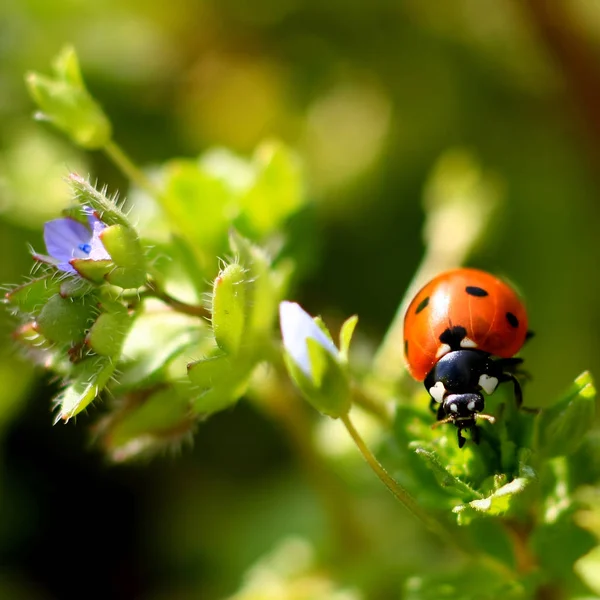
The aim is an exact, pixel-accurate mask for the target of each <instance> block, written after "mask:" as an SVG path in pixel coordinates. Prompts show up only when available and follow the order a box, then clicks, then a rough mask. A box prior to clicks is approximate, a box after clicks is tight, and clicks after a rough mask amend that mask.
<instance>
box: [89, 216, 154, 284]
mask: <svg viewBox="0 0 600 600" xmlns="http://www.w3.org/2000/svg"><path fill="white" fill-rule="evenodd" d="M99 238H100V240H101V241H102V244H103V245H104V248H106V251H107V252H108V253H109V254H110V257H111V258H112V260H113V263H114V264H115V265H116V267H117V268H115V269H111V270H110V271H109V272H108V273H107V274H106V279H107V281H108V282H109V283H112V284H113V285H116V286H118V287H122V288H124V289H129V288H137V287H140V286H142V285H144V282H145V281H146V264H145V257H144V251H143V250H142V246H141V244H140V240H139V238H138V236H137V234H136V233H135V231H134V230H133V229H131V228H130V227H126V226H124V225H112V226H111V227H107V228H106V229H105V230H104V231H102V232H101V233H100V235H99Z"/></svg>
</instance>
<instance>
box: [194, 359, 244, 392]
mask: <svg viewBox="0 0 600 600" xmlns="http://www.w3.org/2000/svg"><path fill="white" fill-rule="evenodd" d="M232 375H234V368H233V364H232V361H231V360H230V358H229V356H227V355H226V354H218V355H216V356H211V357H209V358H205V359H202V360H198V361H195V362H192V363H189V364H188V377H189V378H190V381H191V382H192V383H193V384H194V385H195V386H197V387H198V388H200V389H202V390H206V389H209V388H212V387H215V386H216V385H219V384H220V383H221V382H223V381H226V380H227V379H231V377H232Z"/></svg>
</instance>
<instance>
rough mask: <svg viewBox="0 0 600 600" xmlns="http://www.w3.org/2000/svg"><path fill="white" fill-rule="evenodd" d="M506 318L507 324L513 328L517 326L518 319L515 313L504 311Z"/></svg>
mask: <svg viewBox="0 0 600 600" xmlns="http://www.w3.org/2000/svg"><path fill="white" fill-rule="evenodd" d="M506 320H507V321H508V323H509V325H510V326H511V327H514V328H515V329H516V328H517V327H518V326H519V319H517V317H515V315H513V314H512V313H511V312H507V313H506Z"/></svg>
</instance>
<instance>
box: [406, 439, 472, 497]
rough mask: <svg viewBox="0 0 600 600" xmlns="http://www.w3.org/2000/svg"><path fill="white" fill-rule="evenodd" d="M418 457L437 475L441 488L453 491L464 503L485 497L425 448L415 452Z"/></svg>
mask: <svg viewBox="0 0 600 600" xmlns="http://www.w3.org/2000/svg"><path fill="white" fill-rule="evenodd" d="M415 452H416V454H417V456H418V457H419V458H420V459H421V460H423V462H424V463H425V465H426V466H427V468H428V469H430V470H431V472H432V473H433V474H434V475H435V478H436V480H437V481H438V483H439V485H440V487H442V488H444V490H446V491H453V492H455V494H457V495H458V496H459V497H460V498H461V499H462V501H463V502H468V501H470V500H474V499H482V498H483V496H482V495H481V494H480V493H479V492H477V491H476V490H474V489H473V488H472V487H471V486H470V485H469V484H467V483H466V482H464V481H462V480H461V479H460V478H459V477H456V476H455V475H453V474H452V473H451V472H450V471H449V470H448V469H447V468H446V467H445V466H444V465H443V464H442V463H441V462H440V460H439V458H438V457H437V455H436V454H435V452H430V451H428V450H425V449H424V448H417V449H416V450H415Z"/></svg>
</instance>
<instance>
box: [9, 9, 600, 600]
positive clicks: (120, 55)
mask: <svg viewBox="0 0 600 600" xmlns="http://www.w3.org/2000/svg"><path fill="white" fill-rule="evenodd" d="M492 4H493V6H492ZM67 42H70V43H72V44H73V45H74V46H75V47H76V49H77V51H78V53H79V57H80V60H81V65H82V70H83V73H84V76H85V78H86V81H87V84H88V87H89V88H90V90H91V91H92V93H93V94H94V95H95V96H96V98H97V99H98V100H99V101H100V102H101V104H102V105H103V106H104V108H105V109H106V112H107V113H108V114H109V115H110V116H111V118H112V120H113V123H114V126H115V131H116V136H115V137H116V140H117V141H118V142H119V143H120V144H121V145H122V146H123V147H124V148H125V149H127V151H128V152H129V153H130V154H131V155H132V156H133V157H134V158H135V159H136V161H137V162H138V164H141V165H143V166H145V167H151V166H152V165H153V164H158V163H160V162H161V161H163V160H165V159H167V158H169V157H172V156H195V155H197V154H199V153H200V152H202V151H203V150H205V149H207V148H210V147H213V146H226V147H229V148H231V149H233V150H234V151H236V152H239V153H241V154H247V153H250V152H251V151H252V149H253V148H254V147H255V145H256V144H257V143H259V142H260V141H261V140H263V139H265V138H270V137H278V138H281V139H283V140H284V141H286V142H287V143H289V144H290V145H292V146H293V147H295V148H296V149H297V150H298V151H299V153H300V154H301V156H302V158H303V160H304V162H305V165H306V177H307V186H308V193H309V194H310V196H311V198H312V199H313V200H314V207H315V208H314V215H310V218H308V219H307V221H306V222H303V221H302V220H299V221H297V225H296V226H297V231H296V240H297V242H298V243H301V244H302V246H303V252H304V254H303V261H302V263H301V269H302V271H301V276H300V277H299V281H300V285H299V287H298V289H297V293H296V298H295V299H297V300H299V301H301V302H303V303H304V305H305V306H306V308H307V309H308V310H309V311H311V312H314V313H322V314H323V315H324V317H325V318H326V320H329V321H330V322H334V323H335V322H336V321H339V319H341V318H343V317H345V316H348V315H350V314H352V313H358V314H359V315H360V325H359V328H360V333H361V336H362V337H363V338H364V341H365V345H366V346H367V347H368V346H369V345H372V346H373V347H375V346H376V344H377V343H378V342H379V340H380V338H381V337H382V335H383V334H384V332H385V330H386V327H387V325H388V324H389V322H390V321H391V319H392V317H393V314H394V311H395V309H396V306H397V304H398V303H399V301H400V299H401V298H402V296H403V292H404V290H405V289H406V287H407V285H408V283H409V282H410V279H411V277H412V274H413V273H414V271H415V269H416V267H417V266H418V264H419V261H420V258H421V256H422V254H423V249H424V248H423V241H422V235H421V228H422V225H423V222H424V210H423V205H422V198H423V194H424V190H425V189H426V188H427V185H428V181H430V178H431V174H432V172H435V169H436V165H438V164H439V161H440V160H442V161H443V160H444V157H448V153H450V156H453V155H454V154H453V153H456V152H468V153H469V155H470V157H471V160H473V161H474V162H475V163H476V164H479V165H481V168H482V169H484V171H486V172H489V174H490V177H493V178H494V181H495V182H496V183H495V185H496V186H497V189H498V190H499V192H500V194H501V197H502V203H501V206H500V208H499V210H497V212H496V214H495V216H494V218H493V220H492V226H491V227H490V229H489V231H488V232H487V234H486V236H485V238H484V240H483V242H482V243H481V244H480V245H479V246H478V248H477V250H476V252H475V254H474V255H473V257H472V260H471V264H473V265H474V266H479V267H482V268H485V269H487V270H489V271H492V272H496V273H500V274H504V275H507V276H508V277H510V279H512V280H513V281H514V282H516V283H517V284H518V286H519V287H520V289H521V290H522V292H523V294H524V296H525V298H526V302H527V305H528V307H529V311H530V326H531V328H532V329H534V330H535V331H536V333H537V336H536V338H535V339H534V341H532V342H531V344H530V345H529V347H527V348H526V350H525V352H524V356H525V357H526V359H527V363H528V368H529V370H530V371H531V372H532V374H533V376H534V378H533V381H532V382H531V384H528V387H527V390H526V402H527V403H528V404H531V405H543V404H544V403H545V402H548V401H551V400H552V399H554V398H555V397H556V395H557V392H558V391H560V390H562V389H563V388H565V387H566V386H567V385H568V383H569V382H570V381H572V379H573V377H574V376H576V375H577V374H578V373H580V372H581V371H582V370H584V369H585V368H589V369H591V370H592V371H593V372H594V373H596V374H598V373H600V354H599V353H598V352H597V351H596V348H597V347H598V343H599V339H598V338H599V335H600V319H599V317H598V315H599V314H600V312H599V311H598V309H597V307H598V305H599V303H600V278H599V277H598V274H597V272H598V264H600V247H599V243H598V242H599V241H600V233H599V232H600V229H599V227H600V203H599V202H598V192H599V186H598V177H597V175H596V174H597V172H598V167H599V160H600V5H598V4H597V3H595V2H592V1H590V0H556V2H552V3H550V2H545V1H544V0H526V1H524V2H522V3H518V2H513V1H510V0H498V1H496V2H494V3H489V2H485V1H481V0H446V1H445V2H422V1H421V0H394V1H392V0H376V1H374V2H369V3H367V2H359V1H357V0H344V1H341V0H331V1H329V2H323V1H316V0H279V1H274V0H256V1H255V2H252V3H249V2H246V1H243V0H221V1H217V0H206V1H196V2H194V1H193V0H171V1H170V2H168V3H164V2H157V1H156V0H145V1H144V2H141V1H130V2H125V3H123V2H117V1H116V0H103V1H99V2H93V3H91V2H82V1H78V0H56V1H55V2H52V3H48V2H45V1H42V0H8V2H3V3H1V4H0V244H1V250H2V254H3V257H4V258H3V260H2V261H0V281H2V282H7V283H13V282H18V281H20V280H21V279H22V277H23V276H24V275H25V274H28V273H29V270H30V264H31V261H30V257H29V254H28V251H27V245H28V244H31V245H33V246H34V247H35V248H37V249H41V248H42V241H41V226H42V224H43V222H44V221H45V220H47V219H48V218H51V217H53V216H55V215H57V214H58V212H59V211H60V209H61V208H62V207H63V206H65V205H66V204H67V202H68V193H67V187H66V185H65V184H64V183H63V182H62V180H61V178H62V177H63V176H64V175H65V174H66V173H67V172H68V170H79V171H81V172H83V173H86V172H89V173H91V174H92V177H93V178H97V179H98V180H99V181H101V182H106V183H107V184H109V186H110V187H111V189H113V190H114V189H117V188H118V189H119V190H120V191H121V193H122V194H125V193H126V192H127V188H126V181H125V180H124V179H123V178H122V176H121V175H120V174H119V173H118V172H117V171H116V170H115V168H114V167H113V166H112V165H111V164H110V163H109V162H108V161H107V160H106V159H105V158H104V157H103V156H102V155H100V154H84V153H81V152H79V151H78V150H76V149H74V148H72V147H71V146H70V145H69V143H68V142H67V141H66V140H65V139H63V138H62V137H61V136H60V134H57V133H55V132H54V131H51V130H50V129H49V128H48V127H47V126H45V125H44V124H39V123H35V122H33V121H32V119H31V116H32V112H33V105H32V102H31V101H30V100H29V98H28V97H27V94H26V90H25V86H24V84H23V75H24V73H25V72H26V71H27V70H32V69H33V70H37V71H41V72H48V70H49V63H50V60H51V58H52V57H53V56H54V55H55V54H56V53H57V52H58V50H59V49H60V48H61V47H62V46H63V45H64V44H65V43H67ZM311 222H313V223H312V224H313V225H314V224H315V223H316V227H317V235H315V234H314V231H313V230H310V229H308V225H309V224H310V223H311ZM461 227H468V223H464V224H461V223H449V224H448V229H447V231H446V232H445V235H446V236H448V239H449V240H451V239H452V237H453V236H455V235H460V234H461V232H460V228H461ZM216 267H217V265H216V264H215V269H216ZM1 319H2V320H1V335H2V342H1V343H0V344H1V345H0V349H1V356H2V361H1V363H0V382H1V383H0V426H1V427H2V430H1V435H2V442H3V443H2V456H1V461H2V462H1V469H0V592H1V594H0V595H1V596H2V597H7V598H10V597H15V598H29V597H31V598H61V597H65V595H66V594H69V593H71V594H73V593H75V592H74V590H82V589H83V590H87V588H82V587H81V586H88V588H89V587H90V586H91V591H90V593H89V594H88V595H89V597H111V598H151V599H155V598H157V599H158V598H185V599H187V598H202V599H204V598H206V599H213V598H224V597H227V596H228V595H231V594H233V593H234V592H235V590H236V589H237V588H238V587H239V586H240V582H241V578H242V575H243V573H244V572H245V571H246V570H247V568H248V567H249V566H250V565H251V564H252V563H253V562H255V561H256V559H257V558H258V557H260V556H262V555H263V554H264V553H265V552H268V551H270V550H271V549H272V548H273V547H274V546H275V545H276V544H277V542H278V541H279V540H281V539H284V538H286V536H289V535H301V536H303V537H305V538H306V539H307V540H309V541H310V543H312V544H314V548H315V551H316V554H317V556H319V557H321V558H322V560H323V562H324V564H326V565H327V566H328V568H329V570H330V571H331V572H332V574H333V576H334V578H335V579H337V580H338V581H339V582H340V585H342V586H345V587H348V588H352V587H353V586H357V587H358V588H360V589H363V590H366V596H365V597H368V598H375V599H377V598H381V599H386V598H396V597H399V589H400V584H401V581H402V580H403V579H405V578H406V577H407V576H409V575H410V574H411V573H412V572H413V571H414V570H415V569H417V568H419V564H420V563H421V562H423V561H425V560H426V559H431V560H432V561H435V560H436V558H435V557H436V554H435V549H434V548H433V543H431V545H430V546H427V544H428V541H427V540H425V541H424V542H423V543H424V544H425V547H424V549H423V552H421V553H418V552H415V551H414V544H415V542H414V541H413V540H411V535H412V524H411V523H410V522H408V520H407V517H406V516H405V514H404V513H403V511H402V509H401V508H400V507H399V506H396V505H395V504H394V503H393V502H392V500H391V499H390V498H388V496H387V495H386V494H385V493H383V492H382V491H381V489H380V487H379V484H378V482H376V481H372V480H373V479H374V478H373V477H372V476H371V475H370V474H368V473H367V472H366V471H364V469H363V466H362V464H361V462H360V459H359V458H358V456H356V454H357V453H355V452H354V451H353V450H352V449H351V448H350V449H348V448H346V450H344V445H343V444H342V445H341V446H340V448H337V447H336V448H337V449H336V450H335V452H337V454H336V455H335V456H333V455H334V454H335V452H334V451H333V450H332V449H331V448H329V450H330V451H331V454H332V456H331V465H330V466H331V468H332V470H333V471H334V472H335V476H336V477H337V478H338V479H339V482H338V485H340V486H341V487H345V488H349V489H350V490H351V492H352V494H353V497H354V501H355V504H356V506H353V507H352V510H354V511H355V512H356V513H357V514H358V515H359V517H360V520H362V522H363V524H364V523H367V524H368V527H367V528H368V530H369V537H370V541H369V543H370V544H371V546H370V547H372V548H375V550H374V551H373V552H372V553H371V554H370V555H369V556H368V557H367V558H366V557H365V556H364V554H363V555H356V554H353V553H352V552H349V553H347V555H345V556H341V555H340V554H339V552H336V551H334V549H333V546H334V544H333V543H332V539H331V538H332V532H331V531H330V528H329V526H328V524H327V520H326V515H325V512H324V509H323V507H322V505H321V504H320V502H319V499H318V497H317V495H316V494H315V492H314V490H313V488H312V487H311V482H310V477H307V475H306V473H303V472H302V471H301V470H300V469H299V468H298V464H297V462H298V461H297V459H296V458H295V456H294V452H293V450H292V446H291V444H290V439H289V435H288V434H286V432H284V431H282V429H281V428H280V427H279V426H278V425H276V424H274V423H273V422H271V421H270V420H269V419H268V418H266V417H265V416H263V415H262V414H259V413H258V412H257V411H256V410H254V409H253V408H251V407H250V406H248V405H247V404H245V403H241V404H240V405H238V406H237V407H236V408H235V409H234V410H231V411H228V412H226V413H223V414H220V415H217V416H216V417H214V418H212V419H211V420H210V421H208V422H207V423H205V424H203V425H201V426H200V427H199V429H198V431H197V433H196V437H195V443H194V446H193V448H191V447H190V448H184V449H183V450H182V451H181V453H180V455H179V456H174V457H166V458H164V459H160V460H157V461H155V462H153V463H150V464H148V465H135V466H125V467H111V466H109V465H107V464H106V462H105V460H104V459H103V457H102V455H101V453H100V452H99V451H98V450H97V449H96V448H95V447H94V446H93V444H92V443H90V442H91V441H92V439H93V436H92V434H91V432H90V427H91V425H92V424H93V421H94V418H95V417H97V416H98V409H96V408H93V409H92V410H90V411H89V414H88V415H87V416H85V417H83V418H80V419H78V420H77V423H69V424H68V425H66V426H64V425H57V426H54V427H53V426H52V421H53V417H52V414H51V407H50V400H49V399H50V397H51V395H52V393H53V392H55V391H56V382H52V381H49V380H48V379H47V378H45V377H44V375H43V373H39V372H36V373H33V372H32V370H31V369H30V367H29V366H28V365H27V363H26V362H25V361H23V360H22V359H21V358H20V357H19V356H18V354H17V352H16V351H15V350H14V348H13V345H12V343H11V340H10V332H11V327H12V323H11V321H10V319H9V318H8V317H7V316H2V317H1ZM309 416H310V418H315V419H316V418H317V417H316V416H315V415H312V414H310V415H309ZM322 433H323V435H325V434H326V432H322ZM327 435H331V434H327ZM344 452H345V453H344ZM407 540H410V542H409V544H408V547H409V548H410V551H407ZM259 597H260V596H257V598H259ZM275 597H277V596H275ZM319 597H321V596H319ZM322 597H323V598H325V597H327V598H329V597H331V598H333V596H325V595H323V596H322ZM340 598H341V596H340Z"/></svg>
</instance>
